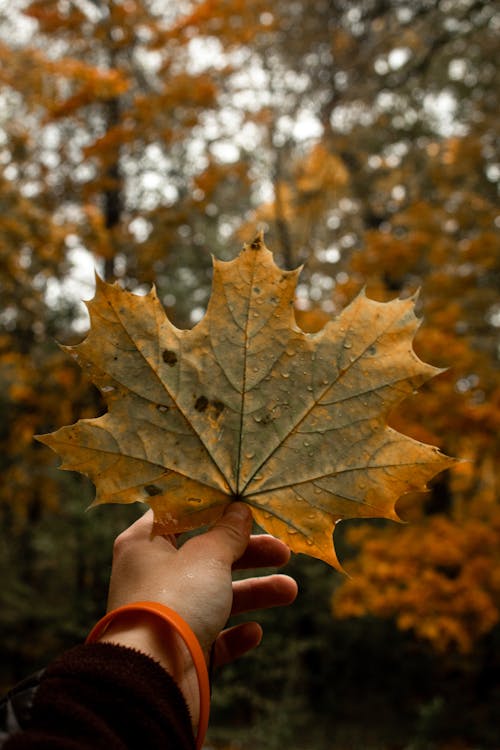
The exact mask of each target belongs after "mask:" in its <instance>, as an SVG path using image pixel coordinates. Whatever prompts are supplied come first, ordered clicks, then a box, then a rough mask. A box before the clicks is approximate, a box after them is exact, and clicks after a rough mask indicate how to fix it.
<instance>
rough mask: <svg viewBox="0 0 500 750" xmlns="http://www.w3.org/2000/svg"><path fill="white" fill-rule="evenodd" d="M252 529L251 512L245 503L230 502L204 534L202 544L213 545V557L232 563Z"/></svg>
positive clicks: (242, 548)
mask: <svg viewBox="0 0 500 750" xmlns="http://www.w3.org/2000/svg"><path fill="white" fill-rule="evenodd" d="M251 531H252V512H251V510H250V508H249V507H248V505H246V504H245V503H239V502H232V503H229V505H227V507H226V510H225V511H224V513H223V514H222V516H221V517H220V518H219V520H218V521H217V523H216V524H215V525H214V526H213V527H212V528H211V529H210V530H209V531H207V533H206V534H204V535H203V536H204V544H205V545H207V544H208V545H210V546H211V547H212V546H213V554H214V557H216V558H218V559H219V560H221V561H223V562H225V563H227V564H228V565H232V564H233V563H234V562H235V561H236V560H238V558H240V557H241V556H242V554H243V552H244V551H245V549H246V548H247V545H248V542H249V539H250V533H251Z"/></svg>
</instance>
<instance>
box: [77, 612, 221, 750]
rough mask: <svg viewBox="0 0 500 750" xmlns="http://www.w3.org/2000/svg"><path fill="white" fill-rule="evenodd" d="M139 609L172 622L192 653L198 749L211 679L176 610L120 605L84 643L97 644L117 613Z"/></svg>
mask: <svg viewBox="0 0 500 750" xmlns="http://www.w3.org/2000/svg"><path fill="white" fill-rule="evenodd" d="M136 611H143V612H144V611H145V612H151V614H154V615H156V616H157V617H161V619H162V620H165V621H166V622H168V623H169V625H172V626H173V628H174V630H176V631H177V633H178V634H179V635H180V636H181V638H182V639H183V641H184V643H185V644H186V646H187V649H188V651H189V653H190V654H191V658H192V659H193V663H194V666H195V669H196V674H197V675H198V684H199V688H200V718H199V722H198V733H197V735H196V750H201V748H202V747H203V741H204V739H205V735H206V733H207V728H208V715H209V713H210V682H209V679H208V670H207V665H206V662H205V657H204V655H203V651H202V650H201V646H200V644H199V642H198V639H197V637H196V636H195V634H194V633H193V631H192V630H191V628H190V627H189V625H188V624H187V622H186V621H185V620H183V619H182V617H181V616H180V615H178V614H177V612H174V610H173V609H170V607H166V606H165V605H164V604H159V603H158V602H133V604H126V605H125V606H123V607H117V609H113V610H111V612H108V613H107V614H106V615H104V617H103V618H102V619H101V620H99V622H98V623H97V624H96V625H94V627H93V628H92V630H91V631H90V633H89V634H88V636H87V639H86V641H85V643H94V642H95V641H96V640H97V639H98V638H99V637H100V636H101V635H103V633H104V632H105V630H106V628H107V627H108V625H109V623H110V622H111V621H112V620H114V619H115V617H116V616H117V615H119V614H121V613H122V612H136Z"/></svg>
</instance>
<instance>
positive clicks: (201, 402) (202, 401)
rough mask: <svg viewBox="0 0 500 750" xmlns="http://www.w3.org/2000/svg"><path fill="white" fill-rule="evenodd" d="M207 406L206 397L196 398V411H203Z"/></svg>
mask: <svg viewBox="0 0 500 750" xmlns="http://www.w3.org/2000/svg"><path fill="white" fill-rule="evenodd" d="M207 406H208V398H207V397H206V396H198V398H197V399H196V401H195V402H194V408H195V409H196V411H205V409H206V408H207Z"/></svg>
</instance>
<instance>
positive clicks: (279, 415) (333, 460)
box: [41, 236, 453, 568]
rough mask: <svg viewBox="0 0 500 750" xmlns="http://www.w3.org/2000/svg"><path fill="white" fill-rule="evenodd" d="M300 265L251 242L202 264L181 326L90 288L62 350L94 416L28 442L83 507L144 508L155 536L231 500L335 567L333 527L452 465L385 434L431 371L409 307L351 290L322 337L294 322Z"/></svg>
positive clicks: (120, 294)
mask: <svg viewBox="0 0 500 750" xmlns="http://www.w3.org/2000/svg"><path fill="white" fill-rule="evenodd" d="M299 272H300V269H297V270H295V271H282V270H280V269H279V268H278V267H277V266H276V265H275V263H274V261H273V258H272V254H271V253H270V252H269V250H268V249H267V248H266V247H265V245H264V244H263V241H262V238H261V237H260V236H259V237H257V238H256V239H255V240H254V241H253V242H252V243H251V244H250V245H245V247H244V249H243V251H242V252H241V254H240V255H239V256H238V257H237V258H236V259H235V260H232V261H230V262H222V261H219V260H215V261H214V277H213V287H212V295H211V298H210V302H209V306H208V310H207V314H206V315H205V317H204V318H203V319H202V320H201V321H200V322H199V323H198V324H197V325H196V326H194V328H192V329H191V330H179V329H177V328H176V327H175V326H173V325H172V323H171V322H170V321H169V320H168V318H167V316H166V314H165V311H164V309H163V307H162V305H161V303H160V302H159V300H158V297H157V295H156V292H155V290H154V289H152V291H151V292H150V293H149V294H147V295H146V296H137V295H134V294H131V293H129V292H126V291H123V290H122V289H120V288H119V287H118V286H117V285H109V284H106V283H104V282H103V281H100V280H98V281H97V289H96V295H95V297H94V299H93V300H92V301H91V302H90V303H89V311H90V316H91V329H90V332H89V334H88V335H87V337H86V338H85V339H84V341H83V342H82V343H81V344H79V345H78V346H75V347H68V350H69V351H70V352H71V354H72V355H73V356H74V357H75V358H76V360H77V361H78V362H79V363H80V365H81V366H82V367H83V368H85V369H86V370H87V371H88V373H89V375H90V377H91V378H92V380H93V381H94V382H95V383H96V385H97V386H98V387H99V388H100V390H101V392H102V393H103V394H104V396H105V398H106V401H107V404H108V413H107V414H105V415H104V416H101V417H98V418H97V419H84V420H81V421H79V422H77V423H76V424H74V425H72V426H69V427H63V428H62V429H60V430H58V431H57V432H55V433H53V434H50V435H45V436H42V438H41V440H42V442H44V443H46V444H47V445H49V446H50V447H51V448H53V449H54V450H56V451H57V452H58V453H59V454H60V455H61V457H62V458H63V461H64V463H63V465H62V466H61V468H64V469H71V470H75V471H79V472H82V473H83V474H86V475H87V476H89V477H90V478H91V479H92V481H93V482H94V484H95V485H96V489H97V493H96V499H95V501H94V504H99V503H110V502H116V503H130V502H134V501H137V500H142V501H146V502H148V503H149V505H150V506H151V507H152V508H153V510H154V514H155V530H156V531H157V532H160V533H167V532H180V531H185V530H188V529H194V528H197V527H199V526H203V525H205V524H210V523H212V522H214V521H215V520H216V519H217V518H218V517H219V516H220V514H221V513H222V512H223V510H224V507H225V506H226V505H227V504H228V503H229V502H231V501H232V500H235V499H238V500H243V501H244V502H246V503H248V505H249V506H250V507H251V509H252V512H253V516H254V518H255V520H256V521H257V523H258V524H259V525H260V526H261V527H262V528H263V529H265V530H266V531H268V532H269V533H271V534H274V535H275V536H278V537H280V538H281V539H283V540H284V541H285V542H286V543H287V544H288V545H289V546H290V547H291V549H292V550H294V551H295V552H304V553H306V554H309V555H312V556H315V557H319V558H321V559H323V560H325V561H326V562H328V563H330V564H331V565H333V566H335V567H337V568H339V567H340V565H339V562H338V560H337V557H336V555H335V551H334V547H333V529H334V526H335V524H336V522H337V521H339V520H340V519H342V518H354V517H374V516H378V517H384V518H392V519H395V520H396V519H397V514H396V512H395V502H396V500H397V499H398V497H399V496H400V495H401V494H402V493H404V492H407V491H409V490H411V489H422V488H424V487H425V483H426V482H427V481H428V480H429V479H430V478H431V477H432V476H433V475H434V474H436V473H437V472H439V471H441V470H443V469H444V468H446V467H448V466H450V465H451V463H452V462H453V459H450V458H447V457H446V456H444V455H443V454H441V453H440V452H439V451H438V449H437V448H434V447H432V446H429V445H424V444H423V443H419V442H417V441H415V440H412V439H411V438H409V437H407V436H405V435H402V434H400V433H398V432H396V431H395V430H393V429H391V428H390V427H388V426H387V424H386V418H387V415H388V412H389V411H390V410H391V409H392V408H393V407H394V405H395V404H397V403H398V402H399V401H401V400H402V399H403V398H405V397H406V396H407V395H409V394H411V393H412V392H413V391H414V389H415V388H417V387H418V386H420V385H421V384H422V383H423V382H424V381H426V380H427V379H428V378H430V377H432V376H433V375H435V374H436V373H438V372H440V370H438V369H437V368H435V367H432V366H431V365H428V364H425V363H424V362H421V361H420V360H419V359H418V357H417V356H416V355H415V353H414V352H413V349H412V339H413V336H414V334H415V332H416V329H417V327H418V324H419V323H418V320H417V318H416V317H415V314H414V302H413V300H410V299H405V300H401V299H397V300H393V301H391V302H387V303H381V302H375V301H373V300H370V299H368V298H367V297H366V296H365V295H364V293H362V294H360V295H359V296H358V297H357V298H356V299H355V300H354V301H353V302H352V303H351V304H350V305H349V306H348V307H347V308H346V309H345V310H344V311H343V312H342V313H341V314H340V315H339V316H338V317H337V318H336V319H334V320H332V321H331V322H329V323H328V324H327V325H326V326H325V327H324V328H323V330H321V331H319V332H318V333H315V334H306V333H304V332H303V331H302V330H301V329H300V328H298V327H297V325H296V323H295V317H294V311H293V298H294V292H295V286H296V283H297V278H298V274H299Z"/></svg>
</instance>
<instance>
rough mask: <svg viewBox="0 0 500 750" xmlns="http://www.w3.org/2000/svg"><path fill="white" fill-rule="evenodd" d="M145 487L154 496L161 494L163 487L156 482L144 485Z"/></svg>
mask: <svg viewBox="0 0 500 750" xmlns="http://www.w3.org/2000/svg"><path fill="white" fill-rule="evenodd" d="M144 489H145V490H146V492H147V493H148V495H149V496H150V497H154V495H161V489H160V487H158V486H157V485H156V484H146V485H144Z"/></svg>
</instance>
